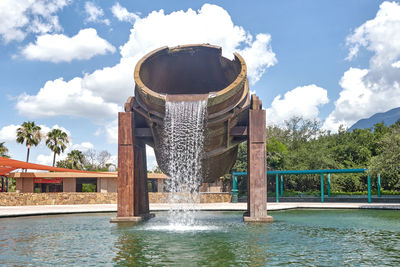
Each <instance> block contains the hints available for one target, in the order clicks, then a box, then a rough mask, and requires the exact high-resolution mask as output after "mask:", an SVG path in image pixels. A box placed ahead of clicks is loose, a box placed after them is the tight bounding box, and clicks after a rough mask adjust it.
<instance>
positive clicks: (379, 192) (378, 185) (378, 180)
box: [377, 173, 381, 197]
mask: <svg viewBox="0 0 400 267" xmlns="http://www.w3.org/2000/svg"><path fill="white" fill-rule="evenodd" d="M377 188H378V197H381V174H380V173H378V179H377Z"/></svg>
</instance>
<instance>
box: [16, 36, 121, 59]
mask: <svg viewBox="0 0 400 267" xmlns="http://www.w3.org/2000/svg"><path fill="white" fill-rule="evenodd" d="M107 52H110V53H114V52H115V47H114V46H112V45H111V44H110V43H109V42H107V41H106V40H104V39H102V38H100V37H99V36H98V35H97V31H96V30H95V29H92V28H88V29H83V30H80V31H79V33H78V34H76V35H75V36H72V37H68V36H66V35H64V34H53V35H50V34H45V35H41V36H39V37H38V38H37V40H36V43H35V44H33V43H29V44H28V45H27V46H26V47H25V48H24V49H23V50H22V54H23V55H24V56H25V57H26V58H27V59H30V60H40V61H50V62H54V63H58V62H70V61H72V60H85V59H90V58H92V57H94V56H96V55H104V54H106V53H107Z"/></svg>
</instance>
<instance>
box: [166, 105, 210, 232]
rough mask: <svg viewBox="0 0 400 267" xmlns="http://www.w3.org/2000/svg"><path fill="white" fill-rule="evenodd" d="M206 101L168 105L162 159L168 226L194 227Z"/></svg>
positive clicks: (200, 171) (199, 181)
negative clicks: (165, 173)
mask: <svg viewBox="0 0 400 267" xmlns="http://www.w3.org/2000/svg"><path fill="white" fill-rule="evenodd" d="M206 118H207V100H202V101H183V102H166V108H165V117H164V128H163V140H162V143H163V154H164V156H163V160H165V161H166V162H164V163H165V165H166V166H167V173H168V176H169V179H167V181H166V189H167V190H168V191H169V192H170V194H169V204H170V210H169V216H168V217H169V219H168V220H169V224H170V225H173V226H176V227H184V226H188V225H194V223H195V222H194V219H195V217H194V215H195V211H196V203H197V202H199V187H200V185H201V180H202V159H203V155H204V128H205V123H206Z"/></svg>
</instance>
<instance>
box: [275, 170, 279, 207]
mask: <svg viewBox="0 0 400 267" xmlns="http://www.w3.org/2000/svg"><path fill="white" fill-rule="evenodd" d="M275 193H276V203H278V202H279V176H278V174H276V175H275Z"/></svg>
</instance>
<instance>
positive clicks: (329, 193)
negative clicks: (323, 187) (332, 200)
mask: <svg viewBox="0 0 400 267" xmlns="http://www.w3.org/2000/svg"><path fill="white" fill-rule="evenodd" d="M330 196H331V174H330V173H328V197H330Z"/></svg>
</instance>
